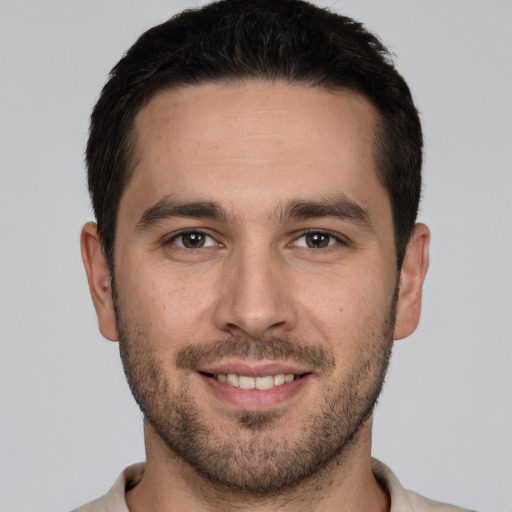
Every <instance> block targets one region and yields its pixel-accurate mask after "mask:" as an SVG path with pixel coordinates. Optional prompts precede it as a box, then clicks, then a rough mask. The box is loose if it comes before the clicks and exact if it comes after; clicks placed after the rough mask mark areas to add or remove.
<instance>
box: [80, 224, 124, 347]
mask: <svg viewBox="0 0 512 512" xmlns="http://www.w3.org/2000/svg"><path fill="white" fill-rule="evenodd" d="M80 248H81V250H82V260H83V262H84V266H85V272H86V273H87V281H88V282H89V290H90V292H91V297H92V302H93V303H94V309H95V310H96V315H97V317H98V325H99V328H100V332H101V334H102V335H103V336H104V337H105V338H107V339H108V340H110V341H117V339H118V336H117V327H116V318H115V314H114V302H113V300H112V287H111V283H110V269H109V267H108V264H107V260H106V258H105V255H104V254H103V248H102V245H101V241H100V238H99V236H98V230H97V227H96V224H95V223H94V222H88V223H87V224H86V225H85V226H84V227H83V228H82V233H81V234H80Z"/></svg>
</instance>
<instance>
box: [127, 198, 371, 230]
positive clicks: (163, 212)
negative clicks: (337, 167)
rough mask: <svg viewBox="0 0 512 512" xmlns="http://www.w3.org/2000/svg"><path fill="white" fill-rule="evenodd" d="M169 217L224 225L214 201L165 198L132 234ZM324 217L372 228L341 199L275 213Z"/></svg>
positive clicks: (284, 217)
mask: <svg viewBox="0 0 512 512" xmlns="http://www.w3.org/2000/svg"><path fill="white" fill-rule="evenodd" d="M173 217H187V218H194V219H207V220H215V221H219V222H228V215H227V214H226V212H225V210H224V209H223V208H222V207H221V206H220V205H219V204H218V203H216V202H214V201H178V200H175V199H172V198H171V197H170V196H165V197H163V198H162V199H160V201H158V203H156V204H154V205H153V206H151V207H149V208H148V209H147V210H145V211H144V213H143V214H142V215H141V217H140V219H139V221H138V222H137V226H136V228H135V229H136V231H146V230H149V229H151V228H152V227H153V226H155V225H157V224H158V223H160V222H162V221H164V220H166V219H170V218H173ZM327 217H332V218H337V219H341V220H348V221H350V222H354V223H355V224H358V225H361V226H362V227H364V228H366V229H369V230H371V229H372V222H371V219H370V216H369V214H368V212H367V211H366V210H365V209H364V208H362V207H361V206H359V205H358V204H357V203H355V202H354V201H351V200H350V199H348V198H347V197H345V196H336V197H329V198H325V199H321V200H316V201H311V200H295V201H291V202H290V203H288V204H287V205H286V206H285V207H284V208H282V209H281V210H280V211H279V212H278V214H277V218H278V219H279V221H280V222H283V223H285V222H292V221H297V220H308V219H320V218H327Z"/></svg>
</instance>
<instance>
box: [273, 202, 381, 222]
mask: <svg viewBox="0 0 512 512" xmlns="http://www.w3.org/2000/svg"><path fill="white" fill-rule="evenodd" d="M278 217H279V219H280V221H281V222H286V221H294V220H308V219H320V218H324V217H333V218H336V219H341V220H346V221H349V222H353V223H355V224H358V225H360V226H361V227H363V228H366V229H368V230H372V222H371V219H370V215H369V214H368V212H367V210H365V209H364V208H363V207H362V206H360V205H358V204H357V203H355V202H354V201H351V200H350V199H348V198H347V197H345V196H336V197H327V198H325V199H322V200H318V201H309V200H297V201H292V202H291V203H289V204H288V205H287V206H286V207H285V208H284V209H283V210H282V211H281V212H280V213H279V214H278Z"/></svg>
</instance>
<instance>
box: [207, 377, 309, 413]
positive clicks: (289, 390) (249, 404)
mask: <svg viewBox="0 0 512 512" xmlns="http://www.w3.org/2000/svg"><path fill="white" fill-rule="evenodd" d="M198 375H199V376H200V377H201V379H202V380H203V382H204V383H205V384H206V385H207V386H208V388H209V389H210V390H211V391H212V392H213V393H214V394H215V395H217V396H219V397H220V398H222V399H224V400H225V401H227V402H229V403H231V404H233V405H235V406H237V407H238V408H241V409H245V410H249V411H255V410H260V409H268V408H271V407H274V406H276V405H279V404H281V403H282V402H284V401H285V400H288V399H289V398H291V397H292V396H293V395H295V394H297V393H298V392H299V391H300V390H301V389H302V388H303V387H304V386H305V385H306V384H307V382H308V381H309V380H310V378H311V375H309V374H308V375H304V376H303V377H300V378H297V379H294V380H293V381H292V382H285V383H284V384H281V385H280V386H274V387H273V388H270V389H265V390H261V389H240V388H235V387H234V386H230V385H229V384H226V383H225V382H220V381H219V380H217V379H215V378H213V377H207V376H206V375H203V374H201V373H199V374H198Z"/></svg>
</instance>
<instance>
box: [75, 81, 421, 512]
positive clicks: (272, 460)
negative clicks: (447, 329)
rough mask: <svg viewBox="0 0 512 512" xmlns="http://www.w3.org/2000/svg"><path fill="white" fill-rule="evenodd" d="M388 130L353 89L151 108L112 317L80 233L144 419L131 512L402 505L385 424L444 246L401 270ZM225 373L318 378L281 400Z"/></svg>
mask: <svg viewBox="0 0 512 512" xmlns="http://www.w3.org/2000/svg"><path fill="white" fill-rule="evenodd" d="M375 124H376V113H375V111H374V109H373V107H372V106H371V105H370V104H369V103H368V102H367V101H366V100H365V99H364V98H362V97H361V96H359V95H357V94H355V93H352V92H347V91H340V92H337V93H332V92H327V91H324V90H321V89H313V88H305V87H299V86H291V85H284V84H268V83H256V82H250V83H247V84H239V85H225V84H210V85H202V86H196V87H191V88H186V89H185V88H184V89H179V90H173V91H166V92H161V93H159V94H158V95H157V96H156V97H155V98H153V99H152V100H151V101H150V102H149V104H148V105H147V106H146V107H145V108H144V109H143V110H142V111H141V112H140V113H139V114H138V116H137V118H136V122H135V133H136V148H137V152H136V158H135V165H134V172H133V177H132V179H131V181H130V182H129V184H128V187H127V189H126V191H125V192H124V194H123V197H122V200H121V204H120V208H119V216H118V225H117V232H116V241H115V252H114V255H115V291H116V294H117V299H116V305H115V306H114V301H113V299H112V283H111V282H110V275H109V270H108V266H107V264H106V262H105V259H104V257H103V253H102V251H101V244H100V241H99V240H98V236H97V233H96V229H95V225H94V224H92V223H89V224H87V225H86V226H85V227H84V229H83V232H82V252H83V258H84V263H85V267H86V270H87V274H88V279H89V284H90V288H91V294H92V297H93V301H94V304H95V308H96V311H97V314H98V319H99V327H100V330H101V332H102V334H103V335H104V336H105V337H106V338H108V339H111V340H117V339H119V340H120V344H121V347H120V348H121V355H122V358H123V364H124V367H125V372H126V374H127V378H128V381H129V383H130V386H131V388H132V392H133V393H134V396H135V398H136V399H137V401H138V403H139V405H140V406H141V408H142V410H143V412H144V413H145V416H146V418H147V420H148V421H146V423H145V440H146V450H147V469H146V474H145V476H144V478H143V480H142V482H141V483H140V484H139V485H138V486H137V487H135V488H134V489H133V490H132V491H130V492H129V493H128V494H127V502H128V505H129V507H130V509H131V510H132V511H136V510H148V509H149V508H151V510H154V511H169V510H184V509H186V510H210V509H211V510H214V509H215V510H231V509H232V508H233V509H235V508H236V509H240V508H242V509H243V508H246V507H248V508H250V509H251V510H302V509H304V510H340V507H342V508H341V509H342V510H352V511H357V510H388V508H389V503H388V496H387V494H386V493H385V492H384V491H383V490H382V489H381V488H380V487H379V485H378V484H377V482H376V481H375V479H374V478H373V476H372V474H371V469H370V447H371V410H372V406H373V404H374V402H375V400H376V398H377V396H378V393H379V391H380V387H381V384H382V380H383V377H384V373H385V370H386V367H387V362H388V358H389V354H390V351H391V345H392V340H393V339H398V338H403V337H405V336H408V335H409V334H410V333H411V332H412V331H413V330H414V329H415V328H416V326H417V323H418V321H419V313H420V306H421V288H422V284H423V279H424V276H425V273H426V270H427V267H428V241H429V233H428V229H427V228H426V227H425V226H423V225H418V226H417V227H416V229H415V231H414V234H413V237H412V239H411V242H410V244H409V247H408V250H407V253H406V256H405V259H404V264H403V267H402V271H401V275H400V276H398V275H397V272H396V265H395V252H394V240H393V225H392V215H391V207H390V202H389V199H388V196H387V193H386V191H385V189H384V188H383V186H382V185H381V183H380V182H379V180H378V179H377V175H376V172H375V158H374V151H373V134H374V127H375ZM191 203H193V204H192V205H191ZM319 205H329V208H328V209H325V208H324V209H321V208H319ZM182 230H188V231H187V234H186V235H183V232H182ZM198 240H199V243H198V242H197V241H198ZM194 244H196V248H191V247H193V246H194ZM187 246H188V247H187ZM398 282H400V287H399V292H398V294H397V283H398ZM395 313H396V319H395ZM228 371H232V372H233V373H243V374H248V375H254V376H256V375H259V376H263V375H268V374H269V373H274V374H275V373H281V372H283V373H295V374H300V375H305V376H306V377H305V378H303V379H300V380H297V381H294V386H295V387H293V388H292V387H288V388H285V387H284V386H283V388H281V389H282V390H288V391H282V394H280V395H279V394H276V393H275V391H273V392H265V391H263V392H258V391H256V392H255V391H254V390H251V392H250V393H249V392H243V391H240V390H237V391H236V392H233V388H231V389H227V388H226V387H223V388H222V389H221V388H219V387H218V386H217V385H216V384H215V383H218V381H214V382H213V379H211V378H210V377H205V376H204V373H207V374H210V373H223V372H225V373H228ZM201 372H203V373H201ZM274 389H275V388H274ZM255 393H260V394H255Z"/></svg>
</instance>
